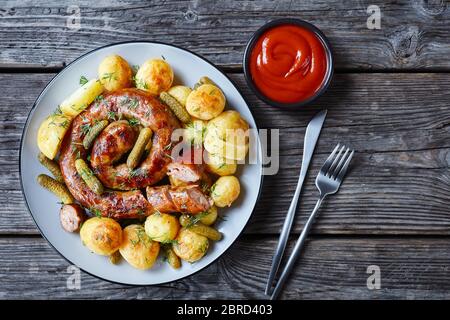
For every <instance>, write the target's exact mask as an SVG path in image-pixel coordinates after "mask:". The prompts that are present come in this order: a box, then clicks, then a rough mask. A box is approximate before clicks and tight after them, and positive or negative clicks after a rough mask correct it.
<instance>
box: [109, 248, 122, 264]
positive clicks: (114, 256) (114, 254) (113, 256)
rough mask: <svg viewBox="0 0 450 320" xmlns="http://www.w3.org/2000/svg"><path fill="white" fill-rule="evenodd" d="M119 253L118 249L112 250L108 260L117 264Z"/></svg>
mask: <svg viewBox="0 0 450 320" xmlns="http://www.w3.org/2000/svg"><path fill="white" fill-rule="evenodd" d="M120 258H121V255H120V252H119V251H116V252H114V253H113V254H111V255H110V256H109V262H111V263H112V264H118V263H119V261H120Z"/></svg>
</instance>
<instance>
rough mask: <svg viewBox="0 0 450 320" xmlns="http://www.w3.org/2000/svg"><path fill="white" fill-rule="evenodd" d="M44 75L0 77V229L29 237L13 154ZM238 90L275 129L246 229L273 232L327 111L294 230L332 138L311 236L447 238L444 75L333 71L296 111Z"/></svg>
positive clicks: (449, 201)
mask: <svg viewBox="0 0 450 320" xmlns="http://www.w3.org/2000/svg"><path fill="white" fill-rule="evenodd" d="M51 76H52V75H51V74H2V75H0V90H1V92H3V96H4V98H3V103H2V104H1V105H0V129H1V131H2V135H0V190H1V191H0V233H3V234H14V233H31V234H35V233H37V230H36V228H35V226H34V224H33V223H32V221H31V218H30V217H29V214H28V213H27V211H26V209H25V205H24V203H23V200H22V196H21V191H20V185H19V173H18V148H19V142H20V136H21V132H22V127H23V124H24V122H25V119H26V116H27V113H28V111H29V110H30V108H31V105H32V103H33V101H34V99H35V97H36V96H37V95H38V94H39V92H40V90H41V88H43V87H44V85H45V83H46V82H47V81H48V80H49V78H50V77H51ZM232 77H233V79H234V80H235V81H236V82H237V84H238V86H239V87H240V88H242V89H243V90H244V94H245V96H247V97H248V100H249V105H250V107H251V108H252V111H253V113H254V115H255V117H256V120H257V123H258V125H259V127H260V128H280V148H281V157H280V171H279V173H278V175H276V176H267V177H265V179H264V189H263V192H262V196H261V198H260V200H259V203H258V205H257V209H256V212H255V214H254V216H253V218H252V221H251V223H250V224H249V227H248V229H247V230H246V232H247V233H265V234H267V233H274V234H275V233H278V232H279V230H280V228H281V225H282V223H283V221H284V216H285V214H286V211H287V208H288V206H289V203H290V201H291V197H292V195H293V193H294V188H295V185H296V180H297V176H298V172H299V170H300V168H299V167H300V163H301V154H302V146H303V134H304V130H305V126H306V124H307V121H308V120H309V118H310V117H311V116H312V115H313V114H314V112H315V110H318V109H320V108H324V107H328V108H329V114H328V118H327V120H326V123H325V128H324V130H323V132H322V135H321V137H320V141H319V144H318V146H317V149H316V155H315V157H314V158H313V162H312V164H311V168H310V175H309V177H308V179H307V182H306V185H305V189H304V192H303V196H302V198H301V204H300V209H299V217H298V218H297V222H296V225H295V231H296V232H299V230H301V226H302V224H303V223H304V221H305V219H306V216H307V215H308V214H309V212H310V210H312V208H313V206H314V203H315V201H316V198H317V191H316V189H315V186H314V178H315V175H316V174H317V171H318V169H319V167H320V166H321V164H322V163H323V161H324V160H325V158H326V157H327V154H328V153H329V152H330V151H331V149H332V148H333V147H334V145H335V144H336V143H337V142H338V141H342V142H345V143H349V144H350V145H352V146H353V147H354V148H356V150H357V151H358V153H357V155H356V157H355V160H354V165H355V166H354V168H353V170H352V172H351V174H349V176H348V178H347V179H346V181H345V182H344V184H343V186H342V188H341V190H340V192H339V193H338V194H337V195H335V196H333V197H332V198H330V199H329V201H328V202H326V203H325V204H324V206H323V209H322V211H321V216H320V219H319V220H318V222H317V224H316V226H315V229H314V230H313V232H314V233H316V234H322V233H328V234H337V233H340V234H350V233H351V234H363V233H371V234H436V235H438V234H444V235H448V234H450V216H449V214H448V213H449V209H448V208H449V207H450V188H449V185H450V171H449V170H448V168H449V166H450V140H449V139H448V136H449V130H450V126H449V124H450V108H448V106H447V104H446V102H447V101H449V99H450V81H449V80H450V74H341V75H338V76H336V78H335V80H334V83H333V86H332V87H331V88H330V91H329V92H328V93H327V95H326V96H324V97H323V98H322V99H320V100H319V101H318V102H317V103H315V105H314V106H312V107H308V108H305V110H304V111H296V112H294V111H283V110H278V109H273V108H270V107H268V106H265V105H264V104H262V103H261V102H260V101H258V100H257V99H256V98H255V96H254V95H253V94H250V93H249V91H248V89H246V85H245V83H244V80H243V77H242V75H232Z"/></svg>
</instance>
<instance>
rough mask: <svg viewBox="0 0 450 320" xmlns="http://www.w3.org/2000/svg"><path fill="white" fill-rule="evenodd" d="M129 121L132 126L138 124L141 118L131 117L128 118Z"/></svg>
mask: <svg viewBox="0 0 450 320" xmlns="http://www.w3.org/2000/svg"><path fill="white" fill-rule="evenodd" d="M128 123H129V124H130V125H131V126H137V125H139V123H140V122H139V120H138V119H136V118H131V119H128Z"/></svg>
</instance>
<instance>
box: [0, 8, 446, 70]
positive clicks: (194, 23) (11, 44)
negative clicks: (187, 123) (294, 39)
mask: <svg viewBox="0 0 450 320" xmlns="http://www.w3.org/2000/svg"><path fill="white" fill-rule="evenodd" d="M373 4H375V3H374V2H373V1H370V0H362V1H350V0H345V1H340V0H333V1H323V0H320V1H290V0H280V1H269V0H264V1H206V0H200V1H199V0H195V1H151V2H149V1H143V0H140V1H133V2H130V1H121V0H115V1H72V2H70V4H66V3H62V2H61V1H57V0H47V1H40V2H29V1H20V0H11V1H7V2H6V3H5V4H3V5H2V8H1V9H0V66H2V67H27V66H28V67H61V66H63V65H64V64H66V63H68V62H70V61H72V60H73V59H75V58H76V57H77V56H79V55H80V54H82V53H84V52H87V51H89V50H92V49H94V48H97V47H99V46H103V45H106V44H110V43H114V42H119V41H129V40H157V41H163V42H168V43H173V44H175V45H178V46H183V47H185V48H188V49H191V50H193V51H195V52H196V53H199V54H202V55H204V56H205V57H207V58H209V59H211V60H212V61H213V62H215V63H218V64H221V65H227V66H239V65H240V64H241V62H242V55H243V51H244V47H245V44H246V42H247V41H248V39H249V38H250V37H251V35H252V33H253V32H254V31H255V30H256V29H257V28H259V27H260V26H262V25H263V24H264V23H266V22H268V21H270V20H273V19H276V18H283V17H295V18H301V19H304V20H307V21H310V22H312V23H314V24H315V25H317V26H318V27H319V28H321V29H322V30H323V31H324V32H325V34H326V35H327V36H328V37H329V38H330V40H331V43H332V45H333V47H334V51H335V55H336V65H337V67H338V68H345V69H348V68H357V69H430V70H437V69H441V68H445V69H447V70H448V69H450V60H449V59H446V58H445V57H448V56H449V54H450V46H448V41H447V40H448V38H449V36H450V11H449V8H448V3H447V2H446V1H442V0H441V1H422V0H410V1H384V2H383V3H377V4H378V5H379V8H380V10H381V29H379V30H369V29H368V28H367V19H368V18H369V16H370V13H367V9H368V7H369V6H370V5H373ZM69 5H70V6H73V5H75V6H77V7H75V11H74V9H73V8H74V7H69ZM76 8H78V9H76ZM76 10H79V12H80V20H79V22H80V24H79V28H78V27H77V25H78V20H77V19H76V18H73V15H74V12H76Z"/></svg>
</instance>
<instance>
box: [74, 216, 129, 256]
mask: <svg viewBox="0 0 450 320" xmlns="http://www.w3.org/2000/svg"><path fill="white" fill-rule="evenodd" d="M80 237H81V242H82V243H83V244H84V245H85V246H86V247H88V248H89V250H91V251H92V252H94V253H96V254H100V255H103V256H109V255H111V254H112V253H114V252H115V251H117V250H118V249H119V247H120V245H121V243H122V228H121V227H120V224H119V223H118V222H117V221H115V220H113V219H111V218H99V217H93V218H90V219H88V220H86V221H85V222H84V223H83V225H82V226H81V230H80Z"/></svg>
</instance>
